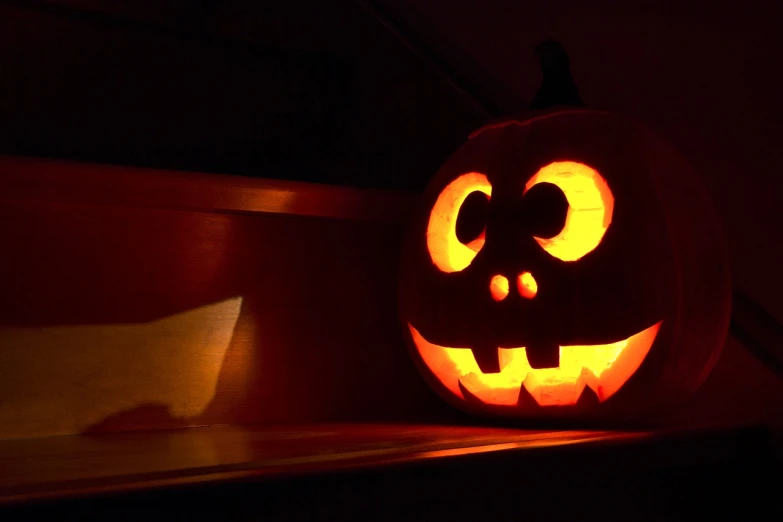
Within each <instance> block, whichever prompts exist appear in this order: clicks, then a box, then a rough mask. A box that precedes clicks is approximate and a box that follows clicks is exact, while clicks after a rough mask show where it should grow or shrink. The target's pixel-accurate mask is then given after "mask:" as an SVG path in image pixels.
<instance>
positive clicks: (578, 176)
mask: <svg viewBox="0 0 783 522" xmlns="http://www.w3.org/2000/svg"><path fill="white" fill-rule="evenodd" d="M538 183H552V184H553V185H557V186H558V187H559V188H560V190H562V191H563V194H565V197H566V199H567V200H568V215H567V217H566V223H565V226H564V227H563V230H562V231H560V233H559V234H558V235H556V236H555V237H553V238H550V239H544V238H539V237H537V238H535V240H536V241H538V244H539V245H541V246H542V247H543V248H544V250H546V251H547V252H548V253H549V254H551V255H553V256H555V257H556V258H558V259H562V260H563V261H576V260H577V259H579V258H581V257H582V256H584V255H586V254H588V253H590V252H592V251H593V249H595V247H597V246H598V245H599V244H600V243H601V239H603V237H604V233H605V232H606V230H607V229H608V228H609V224H610V223H611V222H612V211H613V210H614V197H613V196H612V191H611V190H610V189H609V186H608V185H607V184H606V181H605V180H604V178H603V177H601V175H600V174H599V173H598V172H597V171H596V170H594V169H592V168H590V167H588V166H587V165H584V164H583V163H577V162H574V161H555V162H554V163H550V164H549V165H547V166H546V167H544V168H542V169H541V170H539V171H538V172H537V173H536V174H535V175H534V176H533V177H532V178H530V181H528V182H527V185H526V186H525V192H527V191H528V190H530V189H531V188H532V187H533V186H534V185H536V184H538Z"/></svg>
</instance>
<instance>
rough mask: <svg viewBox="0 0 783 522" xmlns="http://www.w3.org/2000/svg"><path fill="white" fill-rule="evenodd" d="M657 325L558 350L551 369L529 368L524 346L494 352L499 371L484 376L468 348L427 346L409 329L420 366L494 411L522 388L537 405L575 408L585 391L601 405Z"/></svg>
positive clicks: (638, 360) (633, 366)
mask: <svg viewBox="0 0 783 522" xmlns="http://www.w3.org/2000/svg"><path fill="white" fill-rule="evenodd" d="M660 326H661V323H660V322H659V323H657V324H655V325H653V326H651V327H649V328H647V329H646V330H643V331H641V332H639V333H637V334H635V335H632V336H631V337H629V338H628V339H624V340H622V341H618V342H615V343H611V344H600V345H592V346H561V347H560V366H559V367H557V368H541V369H533V368H532V367H531V366H530V364H529V363H528V360H527V353H526V352H525V348H524V347H523V348H498V359H499V362H500V372H498V373H487V374H485V373H482V372H481V370H480V369H479V366H478V364H477V363H476V359H475V358H474V357H473V352H472V351H471V350H470V349H467V348H446V347H443V346H438V345H435V344H432V343H430V342H428V341H427V340H426V339H424V337H422V336H421V334H420V333H419V332H418V331H417V330H416V329H415V328H414V327H413V326H410V325H409V327H410V331H411V335H412V336H413V342H414V343H415V344H416V347H417V348H418V350H419V354H420V355H421V358H422V359H423V360H424V363H425V364H426V365H427V367H428V368H429V369H430V371H431V372H432V373H433V374H434V375H435V376H436V377H437V378H438V380H440V382H441V383H443V385H444V386H445V387H446V388H448V389H449V391H451V392H452V393H453V394H454V395H456V396H458V397H463V395H462V392H461V391H460V387H459V384H460V383H462V385H463V386H464V387H465V388H466V389H467V390H468V391H470V393H472V394H473V395H475V396H476V397H477V398H478V399H479V400H481V401H482V402H484V403H486V404H491V405H498V406H515V405H516V404H517V400H518V398H519V391H520V389H521V387H522V386H524V387H525V389H526V390H527V391H528V392H530V395H532V396H533V398H534V399H535V400H536V402H537V403H538V404H540V405H541V406H567V405H573V404H576V402H577V401H578V400H579V396H580V395H581V393H582V391H583V390H584V387H585V386H588V387H589V388H590V389H592V390H593V391H594V392H595V393H596V395H598V400H599V401H601V402H603V401H605V400H606V399H608V398H609V397H611V396H612V395H613V394H614V393H615V392H617V390H619V389H620V387H621V386H622V385H623V384H625V383H626V381H627V380H628V379H629V378H630V377H631V375H633V374H634V372H635V371H636V370H637V369H638V368H639V366H640V365H641V364H642V361H644V358H645V357H646V356H647V352H649V350H650V347H651V346H652V344H653V341H654V340H655V336H656V335H657V334H658V329H659V328H660Z"/></svg>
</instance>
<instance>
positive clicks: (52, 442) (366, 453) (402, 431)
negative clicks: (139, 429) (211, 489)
mask: <svg viewBox="0 0 783 522" xmlns="http://www.w3.org/2000/svg"><path fill="white" fill-rule="evenodd" d="M652 436H653V434H651V433H648V432H607V431H555V432H550V431H540V430H539V431H535V430H515V429H507V428H491V427H469V426H433V425H405V424H401V425H377V424H366V425H359V424H357V425H337V424H332V425H312V426H293V427H290V426H289V427H276V428H275V427H273V428H255V429H253V428H240V427H210V428H190V429H183V430H173V431H163V432H147V433H134V434H113V435H104V436H92V437H90V436H69V437H53V438H46V439H27V440H15V441H3V442H0V468H2V470H3V472H2V473H0V503H10V502H19V501H29V500H33V499H42V498H56V497H63V496H73V495H77V494H78V495H89V494H95V493H98V492H102V493H105V492H109V491H123V490H129V489H144V488H150V487H160V486H170V485H183V484H189V483H196V482H203V481H207V480H208V481H214V480H228V479H237V478H248V477H259V476H276V475H280V474H291V473H315V472H324V471H334V470H337V469H346V468H351V469H355V468H362V467H365V468H366V467H377V466H380V465H388V464H394V463H402V462H407V463H411V462H418V461H423V460H430V459H441V458H450V457H458V456H464V455H473V454H479V453H488V452H507V451H519V450H523V451H533V450H537V449H542V448H553V447H561V446H567V445H574V444H589V443H599V442H610V443H620V442H623V441H637V442H638V441H643V440H646V439H649V438H651V437H652Z"/></svg>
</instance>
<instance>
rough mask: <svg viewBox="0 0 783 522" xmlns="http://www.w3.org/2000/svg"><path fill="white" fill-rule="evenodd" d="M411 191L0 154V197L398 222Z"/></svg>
mask: <svg viewBox="0 0 783 522" xmlns="http://www.w3.org/2000/svg"><path fill="white" fill-rule="evenodd" d="M416 197H417V196H416V195H415V194H413V193H408V192H395V191H381V190H371V189H356V188H351V187H336V186H329V185H319V184H313V183H302V182H292V181H283V180H271V179H261V178H246V177H241V176H228V175H225V176H224V175H215V174H202V173H194V172H177V171H167V170H155V169H141V168H134V167H124V166H112V165H98V164H91V163H79V162H70V161H59V160H46V159H36V158H24V157H17V156H0V201H1V200H9V201H25V200H34V201H49V202H61V203H62V202H67V203H72V204H92V205H118V206H133V207H147V208H159V209H167V210H187V211H198V212H227V213H268V214H284V215H298V216H311V217H327V218H341V219H356V220H369V221H391V222H404V221H405V220H407V218H408V215H409V214H410V212H411V210H412V208H413V205H414V204H415V202H416Z"/></svg>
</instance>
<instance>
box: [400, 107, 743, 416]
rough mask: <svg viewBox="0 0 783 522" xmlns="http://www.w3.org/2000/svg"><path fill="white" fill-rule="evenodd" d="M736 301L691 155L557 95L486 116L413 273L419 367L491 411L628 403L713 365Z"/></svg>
mask: <svg viewBox="0 0 783 522" xmlns="http://www.w3.org/2000/svg"><path fill="white" fill-rule="evenodd" d="M729 303H730V282H729V275H728V263H727V254H726V251H725V248H724V243H723V241H722V234H721V232H720V227H719V225H718V220H717V217H716V214H715V213H714V210H713V208H712V206H711V204H710V201H709V198H708V197H707V196H706V193H705V190H704V189H703V187H702V185H701V184H700V183H699V181H698V179H697V177H696V175H695V173H694V172H693V171H692V170H691V168H690V167H689V166H688V164H687V163H686V162H685V161H684V160H683V158H682V157H680V156H679V155H678V154H677V153H676V152H675V151H674V150H673V149H672V147H670V146H669V145H667V144H666V143H665V142H663V141H662V140H660V139H659V138H658V137H657V136H655V135H653V134H652V133H651V132H649V131H648V130H646V129H644V128H643V127H641V126H638V125H637V124H635V123H632V122H630V121H628V120H626V119H624V118H621V117H618V116H616V115H612V114H609V113H604V112H598V111H591V110H581V109H580V110H556V111H552V112H548V113H542V114H538V115H537V116H535V117H533V118H531V119H528V120H525V121H520V120H508V121H504V122H500V123H495V124H492V125H490V126H487V127H484V128H483V129H480V130H479V131H477V132H475V133H474V134H473V135H472V136H471V138H470V139H469V140H468V142H467V143H466V144H464V145H463V146H462V147H461V148H460V149H459V150H457V152H456V153H455V154H454V155H453V156H452V157H451V158H449V159H448V160H447V162H446V163H445V164H444V165H443V166H442V167H441V169H440V170H439V172H438V173H437V175H436V176H435V178H434V179H433V181H432V182H431V183H430V185H429V187H428V188H427V190H426V191H425V194H424V196H423V199H422V203H421V206H420V208H419V210H418V211H417V214H416V215H415V217H414V219H413V221H412V226H411V227H410V230H409V234H408V238H407V241H406V245H405V248H404V252H403V257H402V267H401V276H400V312H401V319H402V323H403V329H404V334H405V336H406V339H407V341H408V345H409V347H410V351H411V353H412V356H413V358H414V360H415V361H416V363H417V365H418V367H419V369H420V371H421V373H422V374H423V375H424V377H425V378H426V379H427V380H428V381H429V383H430V384H431V386H432V387H433V388H434V389H435V390H436V391H437V392H438V393H440V394H441V395H442V396H443V397H444V398H445V399H446V400H447V401H448V402H450V403H452V404H453V405H455V406H457V407H459V408H461V409H463V410H466V411H469V412H472V413H478V414H483V415H496V416H506V417H518V418H530V419H546V418H573V419H598V420H622V419H627V418H632V417H637V416H640V415H645V414H650V413H653V412H657V411H660V410H661V409H662V408H666V407H671V406H672V405H674V404H676V403H677V402H679V401H681V400H682V399H683V398H685V397H687V396H688V395H689V394H691V393H692V392H693V391H694V390H695V389H696V388H697V387H698V386H699V385H700V384H701V383H702V382H703V381H704V379H705V378H706V376H707V375H708V373H709V371H710V370H711V368H712V366H713V365H714V363H715V361H716V360H717V358H718V356H719V354H720V351H721V349H722V346H723V341H724V339H725V335H726V331H727V326H728V318H729V306H730V305H729Z"/></svg>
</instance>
